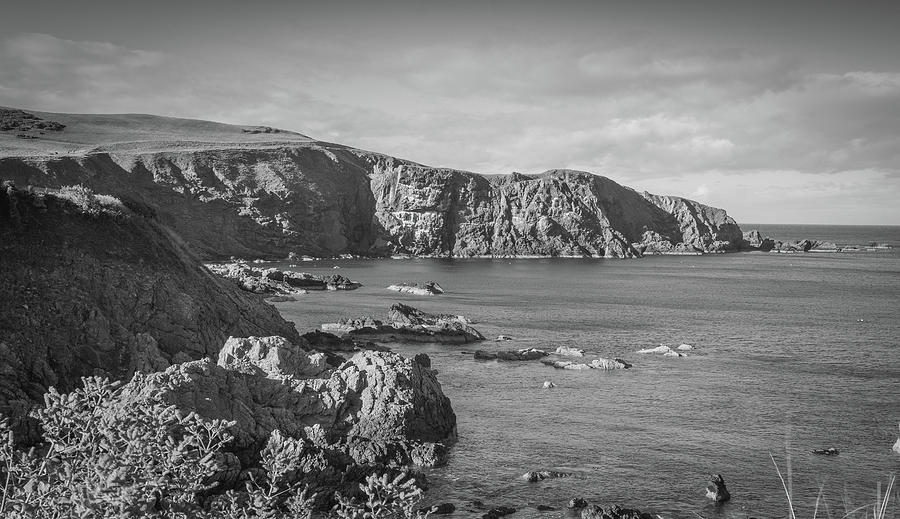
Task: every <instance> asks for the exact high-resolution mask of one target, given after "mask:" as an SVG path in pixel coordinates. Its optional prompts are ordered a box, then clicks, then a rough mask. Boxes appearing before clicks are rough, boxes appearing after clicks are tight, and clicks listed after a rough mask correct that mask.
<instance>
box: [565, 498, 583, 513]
mask: <svg viewBox="0 0 900 519" xmlns="http://www.w3.org/2000/svg"><path fill="white" fill-rule="evenodd" d="M587 505H588V503H587V501H586V500H585V499H584V498H583V497H573V498H572V499H570V500H569V504H567V505H566V507H567V508H570V509H573V510H577V509H581V508H584V507H586V506H587Z"/></svg>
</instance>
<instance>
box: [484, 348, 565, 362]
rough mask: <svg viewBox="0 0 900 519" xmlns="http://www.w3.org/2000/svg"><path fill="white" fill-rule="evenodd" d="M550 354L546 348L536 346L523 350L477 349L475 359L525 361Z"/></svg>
mask: <svg viewBox="0 0 900 519" xmlns="http://www.w3.org/2000/svg"><path fill="white" fill-rule="evenodd" d="M547 355H549V353H547V352H546V351H544V350H538V349H535V348H526V349H523V350H511V351H498V352H488V351H484V350H477V351H476V352H475V360H505V361H525V360H537V359H540V358H543V357H546V356H547Z"/></svg>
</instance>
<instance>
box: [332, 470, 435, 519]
mask: <svg viewBox="0 0 900 519" xmlns="http://www.w3.org/2000/svg"><path fill="white" fill-rule="evenodd" d="M407 478H409V476H408V475H407V474H400V475H398V476H397V477H395V478H393V479H390V478H389V477H388V475H387V474H383V475H381V476H377V475H375V474H372V475H370V476H369V477H367V478H366V482H365V484H362V483H360V485H359V488H360V490H362V492H363V494H365V496H366V500H365V501H364V502H363V501H359V500H353V499H347V498H345V497H344V496H341V495H340V494H337V496H336V497H337V500H338V504H337V505H336V506H335V507H334V511H335V513H336V514H337V515H338V517H340V518H341V519H425V518H427V517H428V515H429V513H428V512H421V511H416V510H415V509H414V507H415V505H416V504H417V503H418V502H419V501H420V500H421V499H422V489H420V488H419V487H417V486H416V482H415V479H413V478H409V479H407Z"/></svg>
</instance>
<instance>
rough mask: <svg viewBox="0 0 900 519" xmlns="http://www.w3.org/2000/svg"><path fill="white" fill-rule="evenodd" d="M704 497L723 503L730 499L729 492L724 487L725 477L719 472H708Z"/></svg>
mask: <svg viewBox="0 0 900 519" xmlns="http://www.w3.org/2000/svg"><path fill="white" fill-rule="evenodd" d="M706 497H708V498H709V499H712V500H713V501H715V502H716V503H724V502H725V501H728V500H730V499H731V493H730V492H728V488H726V487H725V479H724V478H722V476H721V475H720V474H710V475H709V483H708V484H707V485H706Z"/></svg>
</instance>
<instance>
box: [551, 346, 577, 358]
mask: <svg viewBox="0 0 900 519" xmlns="http://www.w3.org/2000/svg"><path fill="white" fill-rule="evenodd" d="M554 353H556V354H557V355H565V356H567V357H584V350H582V349H579V348H573V347H571V346H560V347H558V348H556V351H555V352H554Z"/></svg>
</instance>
